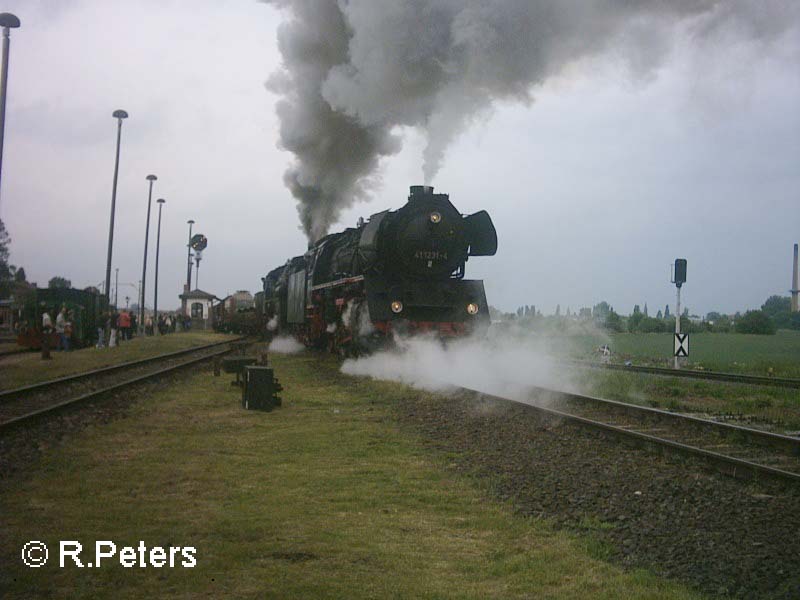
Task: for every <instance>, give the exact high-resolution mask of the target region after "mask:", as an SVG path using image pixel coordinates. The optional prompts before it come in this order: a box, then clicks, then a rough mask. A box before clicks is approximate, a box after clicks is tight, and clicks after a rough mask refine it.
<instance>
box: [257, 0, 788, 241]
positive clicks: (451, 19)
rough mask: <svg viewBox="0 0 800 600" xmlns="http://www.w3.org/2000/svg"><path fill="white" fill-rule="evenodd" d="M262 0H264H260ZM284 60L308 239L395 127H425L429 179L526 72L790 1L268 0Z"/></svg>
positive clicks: (756, 23)
mask: <svg viewBox="0 0 800 600" xmlns="http://www.w3.org/2000/svg"><path fill="white" fill-rule="evenodd" d="M266 1H268V2H269V0H266ZM272 3H273V4H275V5H278V6H280V7H282V8H284V9H286V10H288V12H289V13H290V17H289V19H290V20H288V21H286V22H285V23H284V25H283V26H282V27H281V29H280V33H279V39H280V50H281V53H282V56H283V61H284V72H283V73H281V75H280V76H279V77H277V78H275V79H274V80H273V81H274V82H275V85H274V88H273V89H275V90H276V91H279V92H280V93H282V94H283V100H282V101H281V102H280V103H279V104H278V114H279V116H280V119H281V123H282V125H281V144H282V147H283V148H285V149H287V150H289V151H291V152H292V153H293V154H294V155H295V157H296V161H295V163H294V164H293V165H292V166H291V167H290V168H289V170H288V171H287V172H286V176H285V182H286V184H287V186H288V187H289V189H290V190H291V191H292V194H293V195H294V196H295V198H296V199H297V200H298V201H299V207H298V210H299V212H300V216H301V221H302V224H303V228H304V230H305V232H306V234H307V235H308V237H309V238H310V239H312V240H313V239H316V238H318V237H320V236H321V235H324V234H325V233H326V232H327V230H328V227H329V226H330V225H331V224H332V223H333V222H335V221H336V220H337V218H338V216H339V214H340V212H341V210H342V209H344V208H346V207H348V206H350V205H351V204H352V202H353V201H354V200H356V199H359V198H361V197H363V196H364V195H365V194H366V193H367V192H368V190H369V189H370V187H371V185H372V184H373V183H374V174H375V171H376V168H377V166H378V164H379V161H380V159H381V157H383V156H387V155H390V154H394V153H396V152H398V151H399V149H400V140H399V138H398V137H397V135H396V134H395V133H394V132H395V131H396V128H397V127H418V128H421V129H422V130H423V131H424V132H425V135H426V137H427V146H426V148H425V150H424V157H423V158H424V165H423V171H424V175H425V179H426V181H428V182H430V181H431V180H432V179H433V177H434V176H435V175H436V173H437V172H438V170H439V168H440V167H441V164H442V160H443V159H444V154H445V151H446V149H447V147H448V146H449V144H450V143H451V142H452V141H453V139H454V138H455V137H456V136H457V135H458V134H459V132H460V131H462V130H463V129H464V127H465V126H466V125H467V124H468V123H469V122H470V121H471V120H473V119H475V118H480V117H481V116H483V115H485V114H487V113H489V112H490V111H491V109H492V105H493V102H495V101H496V100H514V101H520V102H525V103H529V102H532V100H533V90H534V88H535V86H536V85H537V84H541V83H543V82H545V81H546V80H547V79H549V78H550V77H553V76H555V75H558V74H560V73H562V72H563V71H564V69H565V68H568V67H570V66H571V65H573V64H575V63H576V62H579V61H581V60H584V59H586V58H593V57H596V56H597V55H600V54H603V53H605V52H606V51H607V50H608V49H609V48H612V47H613V48H614V51H615V52H616V53H617V54H618V55H619V56H621V57H622V58H624V59H625V61H626V62H627V63H628V65H629V66H630V68H631V71H632V72H633V73H634V74H636V75H638V76H642V75H646V74H647V73H648V72H649V71H650V70H651V69H652V68H653V67H654V66H656V65H658V64H659V63H660V61H661V60H662V58H663V56H664V55H665V54H666V53H667V52H668V50H669V48H670V45H671V41H672V39H673V38H674V37H675V35H676V33H677V31H678V27H677V26H678V25H681V26H685V28H688V32H689V34H690V35H691V36H692V37H694V38H696V39H710V38H712V37H715V36H720V35H723V34H724V35H728V34H729V33H731V32H732V33H733V34H734V35H744V36H748V37H756V38H762V37H763V38H769V37H772V36H775V35H777V34H779V33H781V32H782V31H784V30H785V28H786V27H787V23H792V22H793V20H792V19H791V18H789V17H793V16H795V15H796V14H797V12H798V9H797V5H796V4H793V3H790V2H780V1H772V2H764V3H759V4H758V6H754V5H753V4H752V3H748V2H744V1H740V2H729V3H721V2H717V1H712V0H705V1H700V2H696V1H693V2H689V1H683V2H657V1H644V0H641V1H638V2H636V1H634V2H631V1H629V0H626V1H623V0H595V1H593V2H586V1H577V0H573V1H561V2H530V1H528V0H517V1H509V0H489V1H487V0H469V1H464V0H437V1H433V0H404V1H399V0H393V1H392V2H375V1H373V0H340V1H339V2H333V1H328V2H320V1H312V0H296V1H289V0H279V1H273V2H272Z"/></svg>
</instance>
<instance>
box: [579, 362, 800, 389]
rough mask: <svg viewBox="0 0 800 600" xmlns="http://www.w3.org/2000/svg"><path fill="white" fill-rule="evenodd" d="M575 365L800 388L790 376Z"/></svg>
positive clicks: (588, 363) (595, 364)
mask: <svg viewBox="0 0 800 600" xmlns="http://www.w3.org/2000/svg"><path fill="white" fill-rule="evenodd" d="M573 364H574V365H576V366H579V367H586V368H591V369H607V370H610V371H628V372H630V373H646V374H649V375H663V376H665V377H686V378H689V379H707V380H711V381H729V382H731V383H744V384H747V385H767V386H773V387H786V388H795V389H800V379H792V378H789V377H765V376H763V375H742V374H739V373H722V372H720V371H696V370H692V369H666V368H664V367H642V366H636V365H618V364H612V363H609V364H598V363H591V362H586V361H575V362H573Z"/></svg>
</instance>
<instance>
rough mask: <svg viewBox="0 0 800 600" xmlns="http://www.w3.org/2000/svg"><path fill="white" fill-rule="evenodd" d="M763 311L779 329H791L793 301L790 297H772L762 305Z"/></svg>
mask: <svg viewBox="0 0 800 600" xmlns="http://www.w3.org/2000/svg"><path fill="white" fill-rule="evenodd" d="M761 310H763V311H764V312H765V313H766V314H767V315H768V316H769V318H770V319H772V321H773V322H774V323H775V326H776V327H778V328H779V329H788V328H791V326H792V325H791V324H792V300H791V298H789V296H770V297H769V298H767V301H766V302H764V304H762V305H761Z"/></svg>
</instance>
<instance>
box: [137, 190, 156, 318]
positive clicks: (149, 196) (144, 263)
mask: <svg viewBox="0 0 800 600" xmlns="http://www.w3.org/2000/svg"><path fill="white" fill-rule="evenodd" d="M146 179H147V181H149V182H150V191H149V192H148V194H147V222H146V224H145V228H144V259H143V260H142V302H141V305H140V306H139V332H140V333H142V334H143V333H144V292H145V281H147V279H146V275H147V242H148V239H149V236H150V206H151V204H152V202H153V182H154V181H156V180H157V179H158V177H156V176H155V175H148V176H147V177H146Z"/></svg>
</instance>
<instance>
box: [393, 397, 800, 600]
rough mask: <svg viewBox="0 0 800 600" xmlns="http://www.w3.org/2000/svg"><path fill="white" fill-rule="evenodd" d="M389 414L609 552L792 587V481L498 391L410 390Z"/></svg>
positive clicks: (698, 583)
mask: <svg viewBox="0 0 800 600" xmlns="http://www.w3.org/2000/svg"><path fill="white" fill-rule="evenodd" d="M396 411H397V414H398V416H399V418H400V419H401V421H403V422H404V423H406V424H409V425H411V426H413V427H414V429H416V430H417V431H420V432H422V434H423V437H424V438H425V439H426V440H427V442H428V443H429V444H430V445H432V446H434V447H436V448H438V449H440V450H443V451H446V452H448V453H454V454H455V455H456V457H457V458H455V459H454V460H455V464H456V467H457V468H458V469H459V470H461V471H463V472H466V473H469V474H475V475H478V476H480V477H484V478H488V481H489V483H490V488H491V489H492V490H493V493H495V494H496V495H497V496H498V497H500V498H501V499H508V500H510V501H511V502H512V503H513V505H514V506H515V507H516V509H517V510H519V511H520V512H521V513H523V514H526V515H534V516H542V517H547V518H550V519H553V520H555V521H556V522H558V523H559V524H560V525H562V526H564V527H567V528H569V529H576V530H580V531H584V532H585V531H586V530H587V529H591V530H592V535H594V536H597V537H598V538H599V539H600V540H602V541H603V542H605V543H606V544H607V546H608V547H609V549H610V550H609V551H610V557H611V558H612V560H615V561H617V562H620V563H622V564H624V565H629V566H637V567H638V566H643V567H647V568H649V569H651V570H653V571H654V572H656V573H659V574H661V575H665V576H668V577H672V578H676V579H680V580H683V581H685V582H687V583H689V584H691V585H693V586H695V587H697V588H698V589H700V590H702V591H704V592H707V593H711V594H719V595H731V596H734V597H744V598H800V489H797V487H796V486H794V487H792V486H781V485H779V484H769V483H762V484H747V483H742V482H740V481H737V480H734V479H731V478H728V477H725V476H723V475H717V474H714V473H711V472H709V471H706V470H705V469H704V468H703V467H702V466H700V465H697V464H694V463H692V462H691V461H689V462H687V461H685V460H681V459H678V458H674V457H662V456H659V455H657V454H655V453H653V452H649V451H646V450H642V449H638V448H632V447H629V446H627V445H625V444H622V443H619V442H617V441H615V440H612V439H609V438H607V437H605V436H604V435H603V434H602V433H599V432H592V431H587V430H585V429H582V428H578V427H576V426H572V425H568V424H565V423H560V424H558V423H556V424H553V423H549V424H548V423H545V422H543V421H541V420H540V419H539V418H538V417H537V415H536V414H535V413H534V412H533V411H531V410H529V409H526V408H525V407H524V406H519V405H516V404H513V403H510V402H504V401H495V400H486V399H471V398H468V397H466V396H460V397H459V396H456V397H451V398H446V397H433V398H431V397H428V396H426V395H420V396H419V397H417V398H413V397H412V398H409V400H408V401H407V402H404V403H403V404H401V405H398V406H397V408H396Z"/></svg>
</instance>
